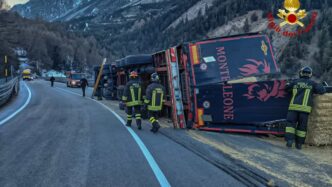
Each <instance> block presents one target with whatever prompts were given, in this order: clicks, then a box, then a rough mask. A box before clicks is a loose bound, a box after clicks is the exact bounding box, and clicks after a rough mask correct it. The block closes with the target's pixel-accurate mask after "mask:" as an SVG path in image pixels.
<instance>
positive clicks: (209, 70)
mask: <svg viewBox="0 0 332 187" xmlns="http://www.w3.org/2000/svg"><path fill="white" fill-rule="evenodd" d="M154 61H155V63H156V61H157V65H156V69H157V70H159V71H162V70H163V67H162V64H165V68H168V69H167V72H168V79H169V82H168V85H166V86H169V87H170V93H169V94H170V95H171V97H170V99H169V100H170V104H169V106H171V107H173V110H172V111H173V116H172V119H173V122H174V124H175V126H176V127H180V128H183V127H187V128H191V127H193V126H195V127H197V128H200V129H202V130H212V131H222V132H247V133H272V134H279V133H281V134H282V133H283V132H284V129H283V127H282V125H280V123H275V122H277V121H282V120H284V119H285V118H286V114H287V108H288V102H289V99H290V96H289V95H288V94H287V93H286V92H285V90H284V88H285V84H286V81H284V80H274V81H263V82H246V83H234V84H232V83H231V82H232V80H237V79H241V78H246V77H258V76H262V75H268V74H276V73H279V72H280V70H279V68H278V65H277V63H276V61H275V59H274V56H273V49H272V46H271V44H270V41H269V39H268V37H267V36H265V35H260V34H250V35H238V36H232V37H227V38H215V39H209V40H204V41H198V42H190V43H185V44H182V45H179V46H176V47H173V48H170V49H168V50H165V51H162V52H159V53H156V54H154ZM161 62H163V63H161ZM175 64H177V65H175ZM165 70H166V69H165ZM240 82H241V81H240ZM180 101H181V102H180ZM183 122H185V124H186V125H185V126H183V125H182V124H183Z"/></svg>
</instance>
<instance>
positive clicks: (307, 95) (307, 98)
mask: <svg viewBox="0 0 332 187" xmlns="http://www.w3.org/2000/svg"><path fill="white" fill-rule="evenodd" d="M286 89H287V90H288V91H289V92H291V93H292V99H291V101H290V104H289V108H288V109H289V110H292V111H299V112H306V113H310V112H311V109H312V104H313V103H312V102H313V94H324V93H325V88H324V87H323V85H320V84H317V83H315V82H314V81H312V80H310V79H305V78H300V79H298V80H295V81H293V82H290V83H288V84H287V87H286Z"/></svg>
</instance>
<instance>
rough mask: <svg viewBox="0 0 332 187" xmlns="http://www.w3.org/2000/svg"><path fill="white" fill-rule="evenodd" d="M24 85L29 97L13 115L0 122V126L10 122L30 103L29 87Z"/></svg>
mask: <svg viewBox="0 0 332 187" xmlns="http://www.w3.org/2000/svg"><path fill="white" fill-rule="evenodd" d="M23 83H24V86H25V87H26V88H27V90H28V92H29V96H28V99H27V100H26V101H25V103H24V105H23V106H21V107H20V108H19V109H18V110H17V111H15V112H14V113H12V114H11V115H10V116H8V117H6V118H5V119H3V120H2V121H0V126H1V125H3V124H5V123H6V122H7V121H9V120H11V119H12V118H14V117H15V116H16V115H17V114H18V113H20V112H21V111H22V110H23V109H24V108H25V107H27V106H28V104H29V103H30V100H31V95H32V94H31V91H30V89H29V87H28V86H27V85H26V83H25V82H23Z"/></svg>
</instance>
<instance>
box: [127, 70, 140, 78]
mask: <svg viewBox="0 0 332 187" xmlns="http://www.w3.org/2000/svg"><path fill="white" fill-rule="evenodd" d="M129 77H130V78H137V77H138V73H137V72H136V71H132V72H130V75H129Z"/></svg>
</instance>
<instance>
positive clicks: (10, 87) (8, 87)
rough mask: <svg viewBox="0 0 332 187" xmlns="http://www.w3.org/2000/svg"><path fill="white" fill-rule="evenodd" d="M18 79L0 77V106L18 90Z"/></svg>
mask: <svg viewBox="0 0 332 187" xmlns="http://www.w3.org/2000/svg"><path fill="white" fill-rule="evenodd" d="M19 87H20V86H19V79H18V78H17V77H15V78H10V79H7V82H6V80H5V79H0V106H2V105H4V104H5V103H7V102H8V101H9V100H10V98H11V97H12V96H13V95H17V94H18V92H19Z"/></svg>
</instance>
